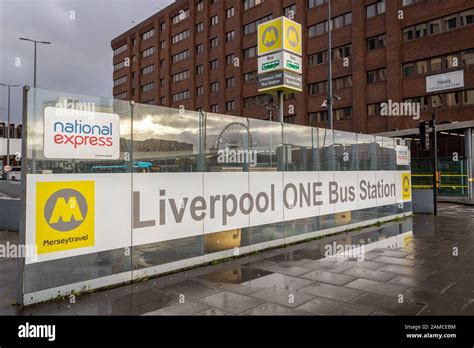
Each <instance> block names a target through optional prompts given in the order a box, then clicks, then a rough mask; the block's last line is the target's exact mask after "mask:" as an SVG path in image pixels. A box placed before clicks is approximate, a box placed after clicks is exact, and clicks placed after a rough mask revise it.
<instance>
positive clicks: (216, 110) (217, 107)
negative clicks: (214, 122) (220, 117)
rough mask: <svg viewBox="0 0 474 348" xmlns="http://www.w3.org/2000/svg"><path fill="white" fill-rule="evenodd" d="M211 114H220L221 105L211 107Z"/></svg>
mask: <svg viewBox="0 0 474 348" xmlns="http://www.w3.org/2000/svg"><path fill="white" fill-rule="evenodd" d="M211 112H214V113H217V112H219V105H218V104H214V105H211Z"/></svg>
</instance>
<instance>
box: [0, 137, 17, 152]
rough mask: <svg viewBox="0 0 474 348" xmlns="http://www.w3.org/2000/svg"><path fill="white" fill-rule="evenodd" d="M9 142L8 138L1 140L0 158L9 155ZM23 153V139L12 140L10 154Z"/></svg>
mask: <svg viewBox="0 0 474 348" xmlns="http://www.w3.org/2000/svg"><path fill="white" fill-rule="evenodd" d="M7 140H8V139H6V138H0V156H6V154H7ZM16 153H21V139H10V154H11V155H14V154H16Z"/></svg>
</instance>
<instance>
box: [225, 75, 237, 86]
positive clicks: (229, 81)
mask: <svg viewBox="0 0 474 348" xmlns="http://www.w3.org/2000/svg"><path fill="white" fill-rule="evenodd" d="M225 87H226V88H234V87H235V78H234V77H229V78H228V79H225Z"/></svg>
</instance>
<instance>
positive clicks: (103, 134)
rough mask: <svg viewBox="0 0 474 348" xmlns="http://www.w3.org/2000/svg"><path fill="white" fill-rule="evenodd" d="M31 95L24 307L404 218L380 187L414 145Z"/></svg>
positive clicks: (403, 209) (403, 204) (403, 207)
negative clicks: (34, 248)
mask: <svg viewBox="0 0 474 348" xmlns="http://www.w3.org/2000/svg"><path fill="white" fill-rule="evenodd" d="M26 96H27V99H26V113H25V115H24V117H25V119H24V125H25V130H26V132H25V137H26V139H25V141H26V148H25V149H24V153H23V159H24V163H23V166H24V167H23V168H25V175H24V178H25V179H26V182H27V185H26V186H25V187H26V203H25V204H26V213H25V214H26V217H25V221H24V227H23V230H22V232H21V233H22V235H23V238H24V239H25V241H26V243H32V244H36V245H39V246H40V247H39V254H38V259H36V260H33V259H27V260H25V265H24V272H23V288H22V289H21V292H22V294H25V296H26V297H28V296H29V297H28V298H26V297H25V298H26V300H25V301H26V302H35V301H38V300H41V299H44V296H50V295H51V294H53V293H54V294H64V291H70V290H71V289H73V288H74V290H75V291H76V290H77V291H87V290H90V289H94V288H99V287H103V286H108V285H113V284H123V283H127V282H131V281H132V280H136V279H142V278H145V277H148V276H153V275H155V274H162V273H166V272H171V271H174V270H178V269H183V268H187V267H190V266H195V265H199V264H202V263H205V262H210V261H214V260H217V259H222V258H226V257H230V256H238V255H241V254H245V253H249V252H251V251H255V250H261V249H264V248H267V247H272V246H277V245H281V244H284V243H292V242H295V241H300V240H304V239H306V238H312V237H316V236H318V235H322V234H329V233H333V232H336V231H344V230H345V229H349V228H353V227H354V226H360V224H363V223H365V222H366V221H370V222H371V223H374V222H375V221H377V219H379V218H382V217H384V218H389V217H390V216H392V215H395V214H400V213H407V212H410V211H411V198H410V199H408V198H406V199H403V200H402V199H401V198H400V197H401V194H399V193H397V194H396V195H395V196H396V197H397V198H394V197H395V196H394V192H392V191H391V190H392V186H389V187H385V186H383V188H382V191H380V192H376V191H377V190H380V189H378V188H377V185H378V183H382V181H383V182H385V183H387V182H393V183H395V182H401V180H402V179H401V178H402V177H401V176H400V173H399V172H403V171H407V172H409V171H410V165H409V164H406V163H405V164H403V163H404V162H401V163H399V164H398V165H397V161H398V160H399V156H400V154H401V153H403V151H402V152H400V151H401V150H403V149H405V150H406V147H408V153H409V146H410V144H409V143H408V142H405V141H403V140H400V139H396V140H394V139H388V138H383V137H378V136H377V137H376V136H371V135H363V134H355V133H348V132H342V131H331V130H328V129H322V128H312V127H305V126H298V125H292V124H281V123H278V122H272V121H263V120H257V119H249V118H244V117H236V116H228V115H220V114H213V113H202V112H194V111H187V110H182V109H170V108H165V107H160V106H152V105H146V104H138V103H131V102H126V101H120V100H113V99H107V98H98V97H89V96H83V95H76V94H71V93H66V92H54V91H47V90H41V89H31V90H29V91H28V92H27V94H26ZM400 146H404V147H400ZM91 147H92V148H94V149H96V147H98V148H99V150H97V151H95V150H94V151H95V152H94V151H92V150H91ZM91 151H92V152H91ZM397 156H398V157H397ZM72 158H74V159H72ZM402 175H406V174H402ZM397 180H398V181H397ZM393 185H395V184H393ZM359 186H360V187H359ZM379 186H380V185H379ZM351 187H352V188H351ZM374 187H376V188H375V191H373V190H374V189H373V188H374ZM369 188H370V190H372V191H370V190H369ZM356 189H357V190H361V192H360V194H358V195H356V194H355V190H356ZM384 190H388V191H386V192H385V191H384ZM369 191H370V192H371V193H369ZM373 192H376V194H375V193H373ZM384 193H388V195H384ZM364 194H365V196H364ZM407 194H409V192H408V193H407ZM369 196H373V197H369ZM355 224H359V225H355ZM63 232H66V233H64V234H61V233H63ZM58 233H59V234H58ZM58 236H65V237H67V238H69V236H71V238H72V239H67V238H62V239H61V238H59V237H58ZM53 237H54V238H53ZM55 238H56V239H55ZM67 240H69V242H67V243H66V242H65V241H67ZM56 242H57V243H56ZM68 243H69V244H68ZM65 289H66V290H65ZM67 289H69V290H67ZM45 294H49V295H45ZM123 295H124V296H125V295H126V293H124V294H123ZM42 296H43V297H42Z"/></svg>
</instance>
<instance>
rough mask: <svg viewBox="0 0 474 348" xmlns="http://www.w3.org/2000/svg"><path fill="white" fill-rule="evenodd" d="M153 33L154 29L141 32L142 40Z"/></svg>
mask: <svg viewBox="0 0 474 348" xmlns="http://www.w3.org/2000/svg"><path fill="white" fill-rule="evenodd" d="M153 35H155V29H154V28H153V29H151V30H148V31H147V32H144V33H143V34H142V41H145V40H146V39H149V38H151V37H153Z"/></svg>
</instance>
